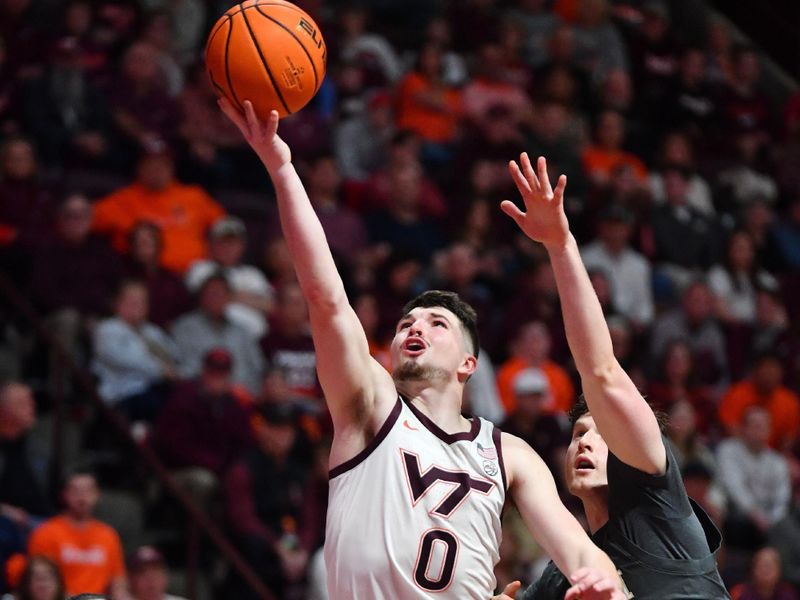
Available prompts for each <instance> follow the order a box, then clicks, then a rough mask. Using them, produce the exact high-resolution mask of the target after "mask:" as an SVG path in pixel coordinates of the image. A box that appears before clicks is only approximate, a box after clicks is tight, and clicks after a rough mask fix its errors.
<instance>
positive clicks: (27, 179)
mask: <svg viewBox="0 0 800 600" xmlns="http://www.w3.org/2000/svg"><path fill="white" fill-rule="evenodd" d="M54 204H55V199H54V198H53V194H52V192H51V190H49V189H48V187H47V186H46V185H44V184H43V183H42V181H41V178H40V177H39V165H38V164H37V160H36V155H35V153H34V149H33V144H32V143H31V142H30V140H28V139H26V138H23V137H15V136H12V137H9V138H8V139H6V140H5V141H4V142H3V144H2V146H0V246H4V245H7V244H9V243H11V242H13V241H15V240H16V241H19V242H20V243H22V244H23V245H29V244H31V243H34V242H39V241H41V240H42V239H46V238H47V235H48V233H49V225H50V221H51V219H52V217H53V213H54V212H55V211H54Z"/></svg>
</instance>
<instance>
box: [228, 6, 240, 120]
mask: <svg viewBox="0 0 800 600" xmlns="http://www.w3.org/2000/svg"><path fill="white" fill-rule="evenodd" d="M228 20H229V21H230V26H229V27H228V37H227V39H226V40H225V79H226V80H227V81H228V89H229V90H230V92H231V96H233V101H234V102H235V103H236V106H238V107H239V110H241V111H244V107H243V106H242V103H241V102H240V101H239V97H238V96H237V95H236V90H235V89H234V87H233V81H231V70H230V68H228V48H229V47H230V45H231V34H232V33H233V23H234V21H235V19H234V18H233V16H229V17H228Z"/></svg>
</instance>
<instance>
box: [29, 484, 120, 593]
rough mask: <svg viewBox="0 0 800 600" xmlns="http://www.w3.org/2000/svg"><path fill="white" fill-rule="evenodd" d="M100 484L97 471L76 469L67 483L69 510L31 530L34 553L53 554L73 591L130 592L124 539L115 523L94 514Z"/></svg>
mask: <svg viewBox="0 0 800 600" xmlns="http://www.w3.org/2000/svg"><path fill="white" fill-rule="evenodd" d="M99 499H100V490H99V488H98V487H97V481H96V480H95V478H94V475H91V474H89V473H81V472H77V473H73V474H72V475H70V476H69V477H68V478H67V480H66V483H65V485H64V488H63V500H64V505H65V510H64V512H63V513H62V514H60V515H59V516H57V517H53V518H52V519H49V520H47V521H45V522H44V523H43V524H42V525H40V526H39V527H38V528H37V529H36V530H35V531H34V532H33V534H32V535H31V539H30V542H29V544H28V553H29V554H30V555H31V556H36V555H42V556H46V557H47V558H49V559H50V560H52V561H53V562H54V563H55V564H56V565H58V568H59V569H60V570H61V573H62V574H63V576H64V583H65V585H66V588H67V593H68V594H81V593H93V594H109V595H110V596H111V597H112V598H114V599H115V600H116V599H117V598H126V597H127V581H126V577H125V563H124V559H123V553H122V544H121V543H120V539H119V535H118V534H117V532H116V531H114V529H112V528H111V527H109V526H108V525H106V524H105V523H102V522H101V521H98V520H97V519H95V518H93V517H92V513H93V512H94V509H95V506H97V501H98V500H99Z"/></svg>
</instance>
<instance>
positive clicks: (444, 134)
mask: <svg viewBox="0 0 800 600" xmlns="http://www.w3.org/2000/svg"><path fill="white" fill-rule="evenodd" d="M442 71H443V68H442V52H441V50H440V49H439V47H438V46H435V45H433V44H428V45H426V46H423V47H422V48H421V49H420V52H419V57H418V58H417V65H416V68H415V69H414V70H413V71H412V72H410V73H409V74H408V75H406V76H405V77H404V78H403V79H402V80H401V82H400V84H399V88H398V90H397V126H398V127H399V128H400V129H410V130H411V131H413V132H414V133H416V134H417V135H419V136H420V137H421V138H422V139H423V140H425V141H426V142H429V143H430V144H433V145H435V146H437V147H438V148H439V149H440V151H442V152H446V150H445V148H444V145H446V144H448V143H449V142H452V141H453V140H454V139H455V136H456V133H457V132H458V124H459V121H460V117H461V102H462V99H461V92H460V91H459V90H458V89H456V88H454V87H451V86H448V85H447V84H445V82H444V81H443V80H442Z"/></svg>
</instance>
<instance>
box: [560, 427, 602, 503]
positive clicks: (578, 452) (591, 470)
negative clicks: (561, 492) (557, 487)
mask: <svg viewBox="0 0 800 600" xmlns="http://www.w3.org/2000/svg"><path fill="white" fill-rule="evenodd" d="M607 463H608V446H607V445H606V442H605V440H603V438H602V437H601V436H600V432H599V431H597V426H596V425H595V424H594V419H593V418H592V416H591V415H589V414H585V415H583V416H582V417H581V418H580V419H578V421H577V422H576V423H575V426H574V427H573V428H572V441H571V442H570V444H569V447H568V448H567V461H566V464H565V465H564V469H565V470H566V482H567V488H569V491H570V493H571V494H573V495H574V496H578V497H579V498H581V497H582V496H584V495H586V494H589V493H591V492H593V491H596V490H598V489H600V488H605V487H607V486H608V475H607V472H606V465H607Z"/></svg>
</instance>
